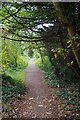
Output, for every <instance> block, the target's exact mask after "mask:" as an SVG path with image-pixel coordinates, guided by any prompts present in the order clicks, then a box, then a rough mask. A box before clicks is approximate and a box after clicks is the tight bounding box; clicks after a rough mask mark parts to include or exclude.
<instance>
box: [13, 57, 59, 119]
mask: <svg viewBox="0 0 80 120" xmlns="http://www.w3.org/2000/svg"><path fill="white" fill-rule="evenodd" d="M25 73H26V76H25V84H26V85H27V88H28V89H27V92H25V95H24V97H23V98H22V99H21V100H19V101H17V102H16V103H15V102H14V103H13V106H14V110H15V113H16V116H17V117H18V118H20V117H26V118H58V105H57V99H56V98H53V97H52V95H51V88H49V87H48V86H47V85H46V84H45V83H44V82H43V81H42V71H41V70H40V69H38V68H37V67H36V66H35V64H34V61H33V59H31V60H30V61H29V64H28V67H27V69H26V71H25ZM15 104H16V106H17V107H16V108H15Z"/></svg>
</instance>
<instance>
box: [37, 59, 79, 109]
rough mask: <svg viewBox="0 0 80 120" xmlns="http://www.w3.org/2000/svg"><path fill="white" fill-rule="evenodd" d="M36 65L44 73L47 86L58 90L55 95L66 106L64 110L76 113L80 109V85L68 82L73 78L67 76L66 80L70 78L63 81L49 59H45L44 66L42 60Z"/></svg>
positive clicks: (38, 60)
mask: <svg viewBox="0 0 80 120" xmlns="http://www.w3.org/2000/svg"><path fill="white" fill-rule="evenodd" d="M35 63H36V64H37V66H39V67H40V68H41V69H42V70H43V71H44V78H45V80H46V82H47V84H48V85H49V86H50V87H52V88H56V92H55V94H56V95H57V96H59V98H60V99H61V100H62V104H63V103H64V104H65V106H64V110H66V111H75V110H77V109H80V83H79V82H78V81H76V82H75V81H74V80H72V81H73V82H72V81H70V83H69V81H68V80H70V77H71V76H70V77H69V76H66V79H67V77H68V80H66V81H65V80H61V78H60V77H59V76H57V75H56V74H55V69H54V67H53V66H52V65H51V64H50V62H49V60H48V58H47V59H45V63H44V64H43V63H42V62H41V59H40V58H38V59H37V60H35ZM53 91H54V90H53Z"/></svg>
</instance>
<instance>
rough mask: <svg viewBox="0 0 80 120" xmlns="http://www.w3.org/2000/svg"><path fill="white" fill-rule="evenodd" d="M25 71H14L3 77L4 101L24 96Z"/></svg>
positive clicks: (10, 70)
mask: <svg viewBox="0 0 80 120" xmlns="http://www.w3.org/2000/svg"><path fill="white" fill-rule="evenodd" d="M23 78H24V70H18V71H16V70H12V69H9V71H7V72H6V74H4V75H2V101H3V102H7V101H8V100H9V99H10V98H12V97H16V96H17V95H18V94H22V93H23V92H24V90H25V85H24V83H23Z"/></svg>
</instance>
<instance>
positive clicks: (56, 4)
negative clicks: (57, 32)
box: [52, 0, 80, 68]
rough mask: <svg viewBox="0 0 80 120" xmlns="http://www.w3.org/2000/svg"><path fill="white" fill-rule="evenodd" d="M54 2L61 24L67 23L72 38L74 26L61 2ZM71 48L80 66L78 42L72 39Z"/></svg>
mask: <svg viewBox="0 0 80 120" xmlns="http://www.w3.org/2000/svg"><path fill="white" fill-rule="evenodd" d="M52 2H53V5H54V8H55V10H56V13H57V17H58V18H59V20H60V22H61V24H63V25H65V26H66V27H67V31H68V35H69V39H70V40H71V39H72V37H73V36H74V35H75V32H74V28H73V26H72V24H71V23H70V21H68V20H67V17H66V16H65V15H64V14H63V12H62V10H61V7H60V4H59V2H54V0H52ZM71 48H72V52H73V54H74V56H75V59H76V61H77V64H78V67H79V68H80V59H79V53H78V51H77V50H76V42H75V41H72V46H71Z"/></svg>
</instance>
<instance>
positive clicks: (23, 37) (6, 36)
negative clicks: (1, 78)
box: [0, 0, 80, 101]
mask: <svg viewBox="0 0 80 120" xmlns="http://www.w3.org/2000/svg"><path fill="white" fill-rule="evenodd" d="M0 13H1V14H2V16H1V19H2V24H1V26H2V35H1V40H3V42H2V51H1V53H0V55H1V56H2V61H1V60H0V62H2V64H1V65H0V66H1V67H2V68H3V69H2V70H1V74H2V73H8V70H11V71H13V74H14V73H15V72H14V70H12V69H15V70H18V69H21V68H24V67H25V66H26V64H25V62H24V60H23V59H24V56H25V55H26V54H27V58H28V55H29V57H33V56H34V58H35V62H36V64H38V66H39V67H40V68H41V69H43V70H44V71H45V78H46V79H48V85H49V86H51V87H58V88H64V89H66V86H69V87H70V86H72V84H74V85H73V86H74V87H73V88H74V90H73V91H75V92H76V94H77V91H76V90H77V89H78V91H79V90H80V83H79V80H80V4H79V3H78V2H67V3H64V2H54V1H53V0H52V2H49V3H48V2H40V3H39V2H33V3H32V2H3V3H2V9H1V11H0ZM15 74H16V73H15ZM12 76H13V75H12ZM13 79H15V77H14V78H13ZM75 85H76V87H75ZM69 91H70V89H69ZM62 94H63V96H64V98H66V97H65V96H69V95H70V96H71V97H72V98H73V96H75V95H74V94H75V93H74V92H72V94H71V92H70V94H68V93H67V92H65V91H64V90H63V92H62V91H60V93H59V95H60V96H62ZM72 95H73V96H72ZM71 97H70V99H71V101H72V98H71ZM67 98H68V97H67ZM78 98H79V97H78V96H77V97H76V99H78ZM78 101H79V99H78Z"/></svg>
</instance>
